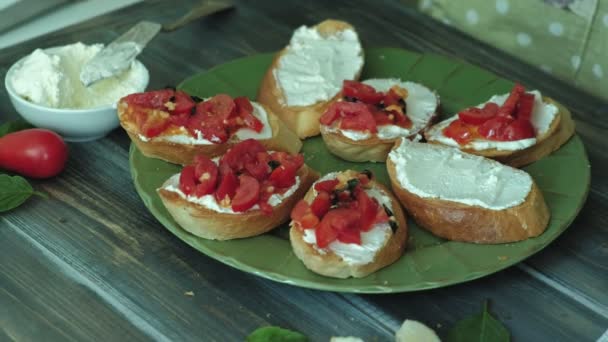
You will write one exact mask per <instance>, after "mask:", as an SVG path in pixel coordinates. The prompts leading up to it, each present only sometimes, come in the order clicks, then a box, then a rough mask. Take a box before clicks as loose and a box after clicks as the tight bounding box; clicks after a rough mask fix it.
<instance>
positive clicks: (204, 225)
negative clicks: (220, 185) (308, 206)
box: [157, 165, 319, 240]
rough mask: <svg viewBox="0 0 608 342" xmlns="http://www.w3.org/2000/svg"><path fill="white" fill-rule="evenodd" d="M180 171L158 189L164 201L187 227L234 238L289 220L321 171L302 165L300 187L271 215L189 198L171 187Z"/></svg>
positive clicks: (210, 236) (205, 234) (216, 237)
mask: <svg viewBox="0 0 608 342" xmlns="http://www.w3.org/2000/svg"><path fill="white" fill-rule="evenodd" d="M176 176H177V179H178V178H179V175H175V176H173V177H171V178H169V179H168V180H167V181H166V182H165V183H164V184H163V185H162V186H161V187H160V188H159V189H158V190H157V192H158V195H159V196H160V198H161V200H162V201H163V204H164V205H165V207H166V208H167V211H169V213H170V214H171V216H172V217H173V219H174V220H175V221H176V222H177V223H178V224H179V225H180V226H181V227H182V228H183V229H184V230H186V231H188V232H190V233H192V234H194V235H196V236H200V237H202V238H205V239H210V240H230V239H238V238H246V237H251V236H255V235H260V234H263V233H265V232H267V231H270V230H272V229H274V228H276V227H278V226H279V225H281V224H282V223H284V222H287V221H288V220H289V215H290V213H291V209H292V208H293V206H294V205H295V204H296V203H297V202H298V201H299V200H300V199H301V198H302V197H303V196H304V194H305V193H306V191H307V189H308V188H309V187H310V186H311V185H312V183H313V182H314V181H315V180H317V178H318V177H319V175H318V174H317V173H316V172H315V171H314V170H313V169H311V168H309V167H308V166H306V165H304V166H302V167H301V168H300V169H299V170H298V173H297V176H298V177H299V179H300V184H299V186H298V188H297V189H296V190H295V192H293V193H292V194H291V195H290V196H289V197H286V198H284V199H283V200H282V202H281V203H279V205H277V206H275V207H273V211H272V214H271V215H265V214H263V213H262V211H261V210H259V209H252V210H248V211H246V212H243V213H224V212H217V211H214V210H212V209H209V208H207V207H205V206H203V205H200V204H198V203H193V202H191V201H188V200H187V199H185V198H184V197H183V196H181V195H180V194H179V193H177V192H175V191H170V190H167V187H168V186H170V185H173V186H175V185H176V182H177V179H176Z"/></svg>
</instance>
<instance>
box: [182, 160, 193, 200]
mask: <svg viewBox="0 0 608 342" xmlns="http://www.w3.org/2000/svg"><path fill="white" fill-rule="evenodd" d="M179 189H180V190H181V191H182V192H183V193H184V194H186V195H192V194H193V193H194V190H196V177H195V176H194V166H193V165H188V166H185V167H184V168H183V169H182V172H181V173H180V175H179Z"/></svg>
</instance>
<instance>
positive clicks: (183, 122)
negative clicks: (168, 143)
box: [169, 113, 190, 127]
mask: <svg viewBox="0 0 608 342" xmlns="http://www.w3.org/2000/svg"><path fill="white" fill-rule="evenodd" d="M189 120H190V113H181V114H175V115H171V116H170V117H169V123H170V124H172V125H175V126H183V127H186V126H187V125H188V121H189Z"/></svg>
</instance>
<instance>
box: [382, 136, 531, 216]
mask: <svg viewBox="0 0 608 342" xmlns="http://www.w3.org/2000/svg"><path fill="white" fill-rule="evenodd" d="M388 157H389V158H390V160H391V161H392V162H393V163H394V164H395V169H396V177H397V181H398V182H399V185H400V186H401V187H403V188H404V189H406V190H407V191H409V192H411V193H413V194H415V195H417V196H419V197H423V198H436V199H442V200H447V201H452V202H458V203H462V204H467V205H475V206H480V207H482V208H487V209H492V210H503V209H507V208H511V207H514V206H517V205H519V204H521V203H523V202H524V201H525V199H526V197H527V196H528V194H529V193H530V190H531V189H532V178H531V177H530V175H528V174H527V173H525V172H524V171H521V170H518V169H514V168H512V167H509V166H506V165H503V164H501V163H499V162H497V161H494V160H491V159H487V158H484V157H480V156H476V155H471V154H468V153H464V152H462V151H460V150H458V149H456V148H452V147H446V146H441V145H433V144H423V143H415V142H410V141H409V140H407V139H402V141H401V145H400V146H399V147H398V148H397V149H394V150H393V151H391V152H390V153H389V155H388Z"/></svg>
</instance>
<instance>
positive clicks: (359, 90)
mask: <svg viewBox="0 0 608 342" xmlns="http://www.w3.org/2000/svg"><path fill="white" fill-rule="evenodd" d="M342 94H343V95H344V96H348V97H353V98H355V99H357V100H359V101H362V102H365V103H371V104H377V103H380V101H382V99H383V98H384V94H382V93H381V92H377V91H376V89H374V88H373V87H372V86H369V85H367V84H364V83H361V82H357V81H348V80H345V81H344V83H342Z"/></svg>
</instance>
